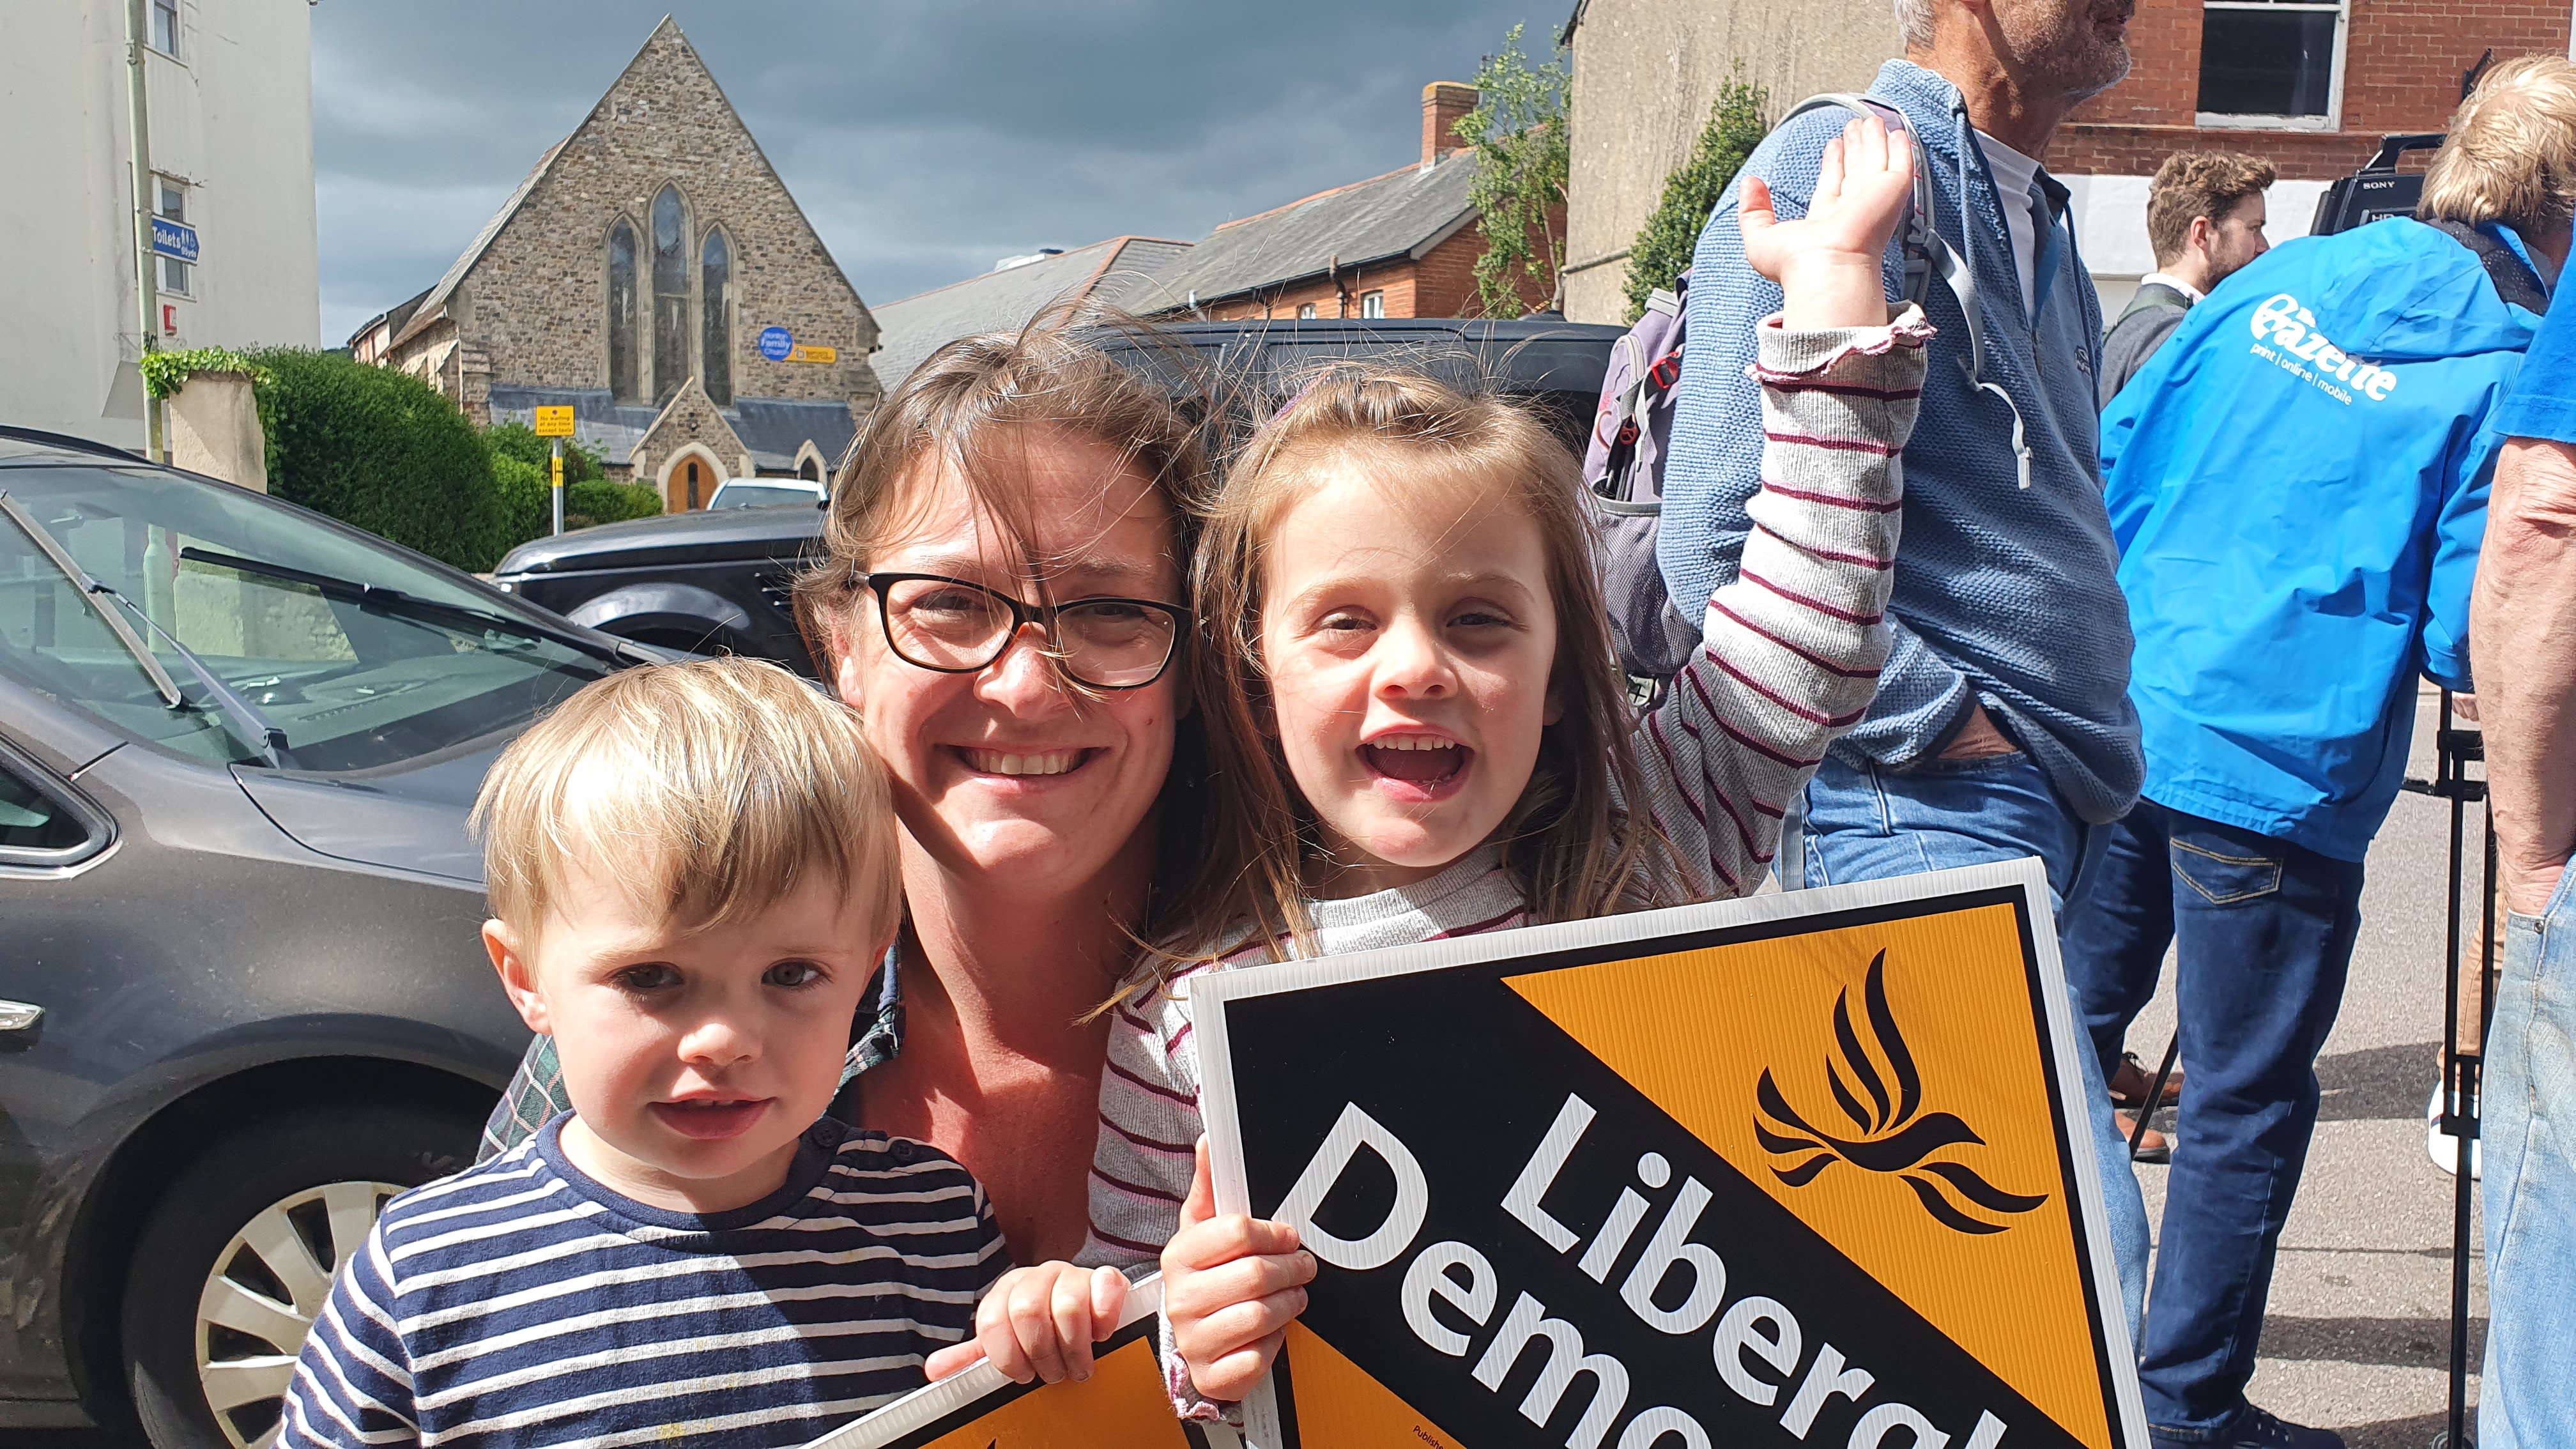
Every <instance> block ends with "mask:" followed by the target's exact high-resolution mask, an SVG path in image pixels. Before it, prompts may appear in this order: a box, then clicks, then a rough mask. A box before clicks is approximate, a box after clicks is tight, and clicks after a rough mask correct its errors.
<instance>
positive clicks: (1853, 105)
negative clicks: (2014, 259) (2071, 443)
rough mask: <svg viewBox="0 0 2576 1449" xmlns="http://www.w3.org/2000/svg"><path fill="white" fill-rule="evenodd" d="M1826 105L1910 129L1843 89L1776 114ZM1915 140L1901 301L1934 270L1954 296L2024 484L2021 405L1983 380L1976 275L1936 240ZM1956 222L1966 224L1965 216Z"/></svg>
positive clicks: (1912, 296) (1972, 364)
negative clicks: (2006, 423)
mask: <svg viewBox="0 0 2576 1449" xmlns="http://www.w3.org/2000/svg"><path fill="white" fill-rule="evenodd" d="M1826 109H1840V110H1846V111H1854V112H1857V113H1859V114H1861V115H1864V116H1876V117H1878V119H1879V121H1880V122H1881V123H1882V124H1884V125H1885V126H1886V127H1887V128H1888V129H1889V130H1891V131H1911V130H1912V129H1913V128H1912V127H1910V126H1908V125H1907V124H1906V120H1905V113H1904V112H1902V111H1900V110H1898V109H1897V108H1896V107H1895V106H1893V105H1890V104H1888V103H1887V102H1886V101H1882V100H1880V99H1878V98H1877V97H1876V96H1866V95H1853V94H1851V93H1850V92H1848V91H1828V92H1826V93H1825V94H1823V95H1819V96H1810V97H1808V98H1807V99H1805V100H1803V101H1800V102H1799V103H1798V104H1796V105H1795V106H1792V107H1790V108H1789V113H1788V114H1787V115H1784V116H1782V117H1781V118H1780V124H1781V125H1782V126H1786V125H1787V124H1789V122H1790V121H1792V120H1794V119H1795V118H1797V117H1799V116H1803V115H1805V114H1806V113H1807V112H1809V111H1820V110H1826ZM1775 129H1776V128H1775ZM1914 143H1915V144H1914V213H1913V215H1912V216H1911V217H1909V218H1907V220H1906V223H1905V299H1906V300H1907V301H1909V302H1912V303H1914V304H1915V305H1917V306H1922V305H1924V298H1925V297H1926V296H1927V295H1928V294H1929V292H1930V290H1931V285H1930V281H1931V277H1932V275H1933V274H1934V273H1938V274H1939V275H1940V278H1941V280H1942V282H1943V283H1944V284H1945V285H1947V286H1948V287H1949V289H1950V295H1951V296H1952V297H1955V298H1957V299H1958V303H1959V315H1960V317H1961V318H1962V319H1963V320H1964V321H1965V323H1966V325H1967V329H1968V383H1969V385H1970V386H1971V387H1974V388H1976V389H1978V390H1979V391H1981V392H1990V393H1993V394H1994V395H1995V396H1996V397H1998V398H2001V399H2003V404H2004V406H2005V407H2006V408H2008V409H2010V410H2011V412H2012V420H2013V457H2014V459H2015V461H2016V462H2017V464H2018V465H2019V468H2020V472H2021V486H2022V487H2024V488H2028V487H2029V486H2030V449H2029V447H2028V445H2027V444H2026V443H2025V441H2024V439H2023V429H2022V419H2021V409H2020V408H2019V407H2017V406H2015V405H2014V403H2013V400H2012V395H2011V394H2009V393H2007V392H2005V391H2004V390H2003V388H2002V386H2001V385H2000V384H1997V383H1992V382H1988V381H1987V380H1986V325H1985V322H1984V321H1983V320H1982V319H1981V318H1980V317H1979V316H1978V315H1977V312H1978V309H1977V277H1976V273H1975V272H1973V271H1971V270H1970V269H1969V267H1968V263H1967V260H1966V259H1965V258H1963V257H1961V256H1960V255H1959V254H1958V253H1957V252H1955V251H1953V250H1951V248H1950V244H1949V243H1948V242H1946V241H1943V240H1942V239H1941V230H1940V228H1939V227H1937V226H1934V225H1933V224H1932V214H1933V213H1932V206H1933V198H1932V168H1931V165H1930V164H1929V163H1928V162H1927V161H1926V160H1925V158H1924V154H1923V144H1922V138H1921V137H1919V136H1917V137H1915V138H1914ZM1962 204H1963V205H1964V200H1963V202H1962ZM1960 224H1961V225H1963V226H1964V225H1966V222H1965V220H1964V219H1963V220H1962V221H1961V223H1960ZM2070 231H2071V229H2070Z"/></svg>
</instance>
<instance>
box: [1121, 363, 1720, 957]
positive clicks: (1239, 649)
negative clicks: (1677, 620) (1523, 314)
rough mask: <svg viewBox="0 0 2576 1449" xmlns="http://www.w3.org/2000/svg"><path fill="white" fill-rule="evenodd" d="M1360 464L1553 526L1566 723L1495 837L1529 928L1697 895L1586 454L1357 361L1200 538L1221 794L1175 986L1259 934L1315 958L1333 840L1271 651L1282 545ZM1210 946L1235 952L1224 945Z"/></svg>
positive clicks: (1177, 939)
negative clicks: (1680, 845)
mask: <svg viewBox="0 0 2576 1449" xmlns="http://www.w3.org/2000/svg"><path fill="white" fill-rule="evenodd" d="M1362 453H1364V454H1365V455H1366V457H1367V459H1368V462H1369V465H1370V471H1371V473H1372V475H1373V476H1375V477H1377V478H1379V479H1382V480H1386V481H1388V482H1390V483H1400V481H1401V480H1407V479H1412V480H1418V481H1420V482H1421V483H1422V484H1423V485H1424V486H1435V485H1436V486H1448V487H1455V486H1458V485H1460V484H1465V485H1467V486H1470V487H1475V488H1478V489H1481V490H1487V491H1489V492H1490V493H1491V494H1492V495H1493V498H1494V503H1495V505H1496V506H1498V507H1513V508H1518V509H1520V510H1521V511H1522V512H1523V513H1525V514H1526V515H1527V516H1528V517H1529V518H1530V519H1531V520H1532V521H1534V522H1535V523H1536V524H1537V525H1538V530H1539V536H1540V539H1541V541H1542V544H1543V546H1544V548H1545V550H1546V555H1547V574H1548V577H1547V583H1548V592H1549V597H1550V599H1551V600H1552V602H1553V603H1554V605H1555V607H1556V614H1557V652H1556V659H1555V663H1554V666H1553V669H1552V671H1551V677H1550V680H1549V687H1550V688H1551V689H1552V690H1554V691H1555V692H1556V694H1557V697H1558V699H1559V701H1560V702H1561V703H1562V704H1563V706H1564V710H1563V714H1562V715H1561V717H1560V718H1559V719H1558V721H1557V722H1556V723H1555V724H1552V725H1549V726H1548V727H1547V728H1546V730H1545V731H1544V733H1543V734H1542V735H1541V738H1540V744H1539V753H1538V762H1537V766H1536V768H1535V770H1534V771H1533V772H1532V774H1531V776H1530V781H1529V785H1528V787H1527V788H1526V789H1524V790H1523V791H1522V792H1521V797H1520V800H1519V802H1518V803H1517V805H1515V807H1514V808H1513V811H1512V813H1511V815H1510V816H1509V817H1508V818H1507V819H1506V820H1505V822H1504V824H1503V827H1502V830H1501V832H1500V834H1499V836H1498V837H1497V838H1498V840H1499V842H1500V843H1501V845H1502V848H1503V860H1504V864H1505V866H1506V868H1507V869H1509V870H1510V872H1511V874H1512V878H1513V880H1514V882H1515V883H1516V884H1517V885H1518V886H1519V888H1520V892H1521V897H1522V899H1523V901H1524V902H1525V903H1526V909H1527V912H1528V917H1529V919H1530V920H1531V921H1532V922H1543V921H1564V920H1575V919H1579V918H1583V917H1588V916H1598V915H1607V914H1611V913H1615V912H1621V911H1633V910H1641V909H1645V908H1648V907H1651V906H1657V905H1665V904H1671V903H1673V902H1675V901H1678V900H1679V899H1682V895H1681V891H1680V886H1679V881H1680V873H1679V871H1678V868H1677V866H1676V863H1675V861H1674V857H1673V854H1672V847H1671V845H1670V843H1669V842H1668V841H1666V840H1665V838H1664V836H1663V832H1662V831H1660V830H1659V829H1657V828H1656V827H1655V825H1654V823H1653V821H1652V819H1651V817H1649V816H1648V815H1646V814H1645V813H1644V806H1643V802H1644V800H1645V799H1646V792H1645V788H1644V785H1643V782H1642V779H1641V777H1640V775H1639V773H1638V769H1637V760H1636V753H1635V751H1634V749H1633V748H1632V747H1631V744H1630V732H1631V729H1632V722H1633V715H1632V713H1631V710H1630V707H1629V703H1628V695H1627V680H1626V676H1625V675H1624V674H1622V673H1621V671H1620V668H1619V663H1618V659H1617V657H1616V655H1615V654H1614V653H1613V651H1612V647H1611V642H1610V615H1609V609H1608V607H1607V606H1606V605H1605V604H1604V602H1603V600H1602V595H1601V583H1600V576H1599V573H1598V572H1597V570H1596V567H1595V559H1594V554H1595V551H1596V535H1595V533H1594V531H1593V527H1592V523H1591V519H1590V516H1589V514H1588V513H1587V512H1586V511H1585V509H1584V507H1583V503H1582V487H1583V484H1582V479H1581V469H1580V466H1579V465H1578V463H1577V462H1576V460H1575V457H1574V455H1573V453H1571V452H1570V451H1568V450H1567V448H1566V446H1565V445H1564V444H1563V443H1562V442H1560V441H1559V440H1558V439H1557V437H1556V436H1555V434H1553V433H1551V432H1550V431H1549V430H1548V428H1547V427H1546V425H1545V424H1544V423H1542V422H1541V421H1540V420H1539V419H1538V418H1536V417H1534V416H1532V415H1531V414H1530V413H1529V412H1528V411H1526V410H1524V409H1523V408H1522V407H1521V406H1520V405H1518V404H1516V403H1514V402H1512V401H1511V400H1509V399H1506V398H1504V397H1502V396H1500V395H1498V394H1493V393H1482V392H1470V391H1466V390H1462V389H1460V388H1457V387H1452V386H1450V385H1448V384H1446V383H1444V382H1441V381H1438V380H1436V379H1433V378H1431V377H1428V376H1425V375H1423V374H1421V373H1417V372H1409V371H1403V370H1398V369H1392V368H1383V367H1367V366H1355V365H1349V364H1341V365H1336V366H1333V367H1330V368H1328V369H1327V370H1325V371H1323V372H1320V373H1318V374H1316V375H1315V376H1314V377H1313V378H1312V379H1311V380H1309V381H1308V382H1307V383H1306V386H1305V388H1304V390H1303V391H1301V392H1299V393H1298V394H1297V395H1296V396H1295V397H1294V398H1292V399H1291V400H1290V402H1289V403H1288V404H1287V405H1286V406H1285V407H1284V408H1282V409H1281V410H1280V411H1279V412H1278V413H1277V414H1275V415H1274V416H1273V417H1272V418H1271V419H1270V420H1269V421H1268V422H1266V423H1264V424H1262V425H1261V427H1260V428H1258V429H1257V430H1255V431H1254V432H1253V433H1252V435H1251V437H1250V439H1249V441H1248V442H1247V444H1246V445H1245V446H1244V448H1243V449H1242V450H1241V451H1240V453H1239V454H1238V455H1237V456H1236V457H1235V459H1234V460H1233V462H1232V465H1231V466H1230V467H1229V468H1228V469H1227V475H1226V480H1225V483H1224V486H1223V488H1222V489H1221V490H1220V492H1219V493H1218V495H1217V497H1216V499H1215V501H1214V503H1213V504H1212V506H1211V507H1210V508H1209V510H1208V516H1207V521H1206V523H1205V525H1204V527H1203V529H1202V532H1201V535H1200V539H1199V546H1198V562H1197V566H1196V568H1195V569H1194V570H1193V573H1192V594H1193V598H1194V600H1195V602H1196V606H1197V609H1198V618H1199V632H1200V636H1201V639H1202V641H1203V642H1204V645H1205V648H1204V652H1205V654H1206V655H1207V656H1208V667H1207V669H1206V671H1205V677H1206V680H1207V688H1206V691H1205V692H1204V693H1203V694H1202V695H1201V696H1200V704H1201V707H1202V710H1203V711H1204V712H1205V713H1207V714H1209V715H1211V716H1212V718H1211V719H1210V722H1209V730H1208V747H1209V766H1210V770H1209V775H1208V779H1209V783H1210V788H1211V791H1212V793H1213V795H1214V797H1215V798H1214V800H1213V801H1212V802H1211V804H1212V808H1211V810H1210V831H1211V837H1210V839H1209V841H1208V845H1207V855H1208V869H1207V870H1206V871H1205V872H1203V873H1202V877H1201V880H1200V883H1199V886H1200V888H1199V889H1197V890H1194V891H1193V892H1192V893H1191V894H1190V897H1189V901H1190V909H1189V910H1187V911H1185V912H1179V913H1174V914H1172V915H1167V916H1166V917H1165V918H1164V921H1163V925H1164V934H1163V937H1162V939H1163V940H1165V941H1167V942H1170V943H1173V944H1174V945H1175V946H1176V947H1177V948H1178V952H1177V953H1175V952H1166V953H1164V954H1163V955H1162V956H1161V958H1160V959H1159V960H1158V961H1157V962H1156V968H1157V974H1158V975H1160V976H1164V977H1168V976H1169V974H1170V973H1171V972H1172V971H1173V970H1175V969H1177V968H1178V967H1180V966H1182V965H1185V964H1187V963H1188V962H1190V961H1194V960H1201V959H1208V957H1207V955H1201V954H1199V953H1200V952H1202V951H1207V952H1208V954H1210V955H1224V954H1230V953H1231V952H1233V951H1238V950H1241V949H1242V948H1243V947H1244V946H1245V945H1247V944H1249V943H1250V942H1253V941H1259V942H1262V943H1265V945H1266V949H1267V951H1268V954H1269V956H1270V958H1271V959H1273V960H1277V959H1283V958H1284V957H1285V955H1286V954H1287V952H1286V950H1285V945H1286V943H1287V942H1289V941H1294V942H1295V943H1296V946H1297V950H1298V952H1299V953H1301V954H1312V953H1313V951H1314V949H1315V939H1314V927H1313V924H1312V921H1311V919H1310V917H1309V916H1308V913H1307V911H1306V908H1305V898H1306V887H1305V880H1306V876H1305V869H1306V866H1307V863H1308V860H1309V858H1310V857H1311V855H1312V854H1313V853H1314V852H1315V851H1316V850H1318V849H1319V848H1320V842H1319V839H1318V835H1317V831H1316V822H1315V818H1314V814H1313V812H1312V810H1311V809H1310V808H1309V807H1308V806H1307V805H1306V804H1305V802H1304V800H1303V798H1302V797H1301V796H1300V795H1299V793H1298V791H1297V787H1296V783H1295V781H1294V779H1293V778H1292V777H1291V775H1290V774H1289V771H1288V762H1287V758H1286V756H1285V754H1284V753H1283V752H1282V750H1281V748H1280V744H1279V739H1278V732H1277V730H1276V729H1275V728H1273V727H1272V720H1271V709H1272V700H1271V693H1270V683H1269V678H1268V675H1267V673H1266V671H1265V669H1264V667H1263V664H1262V658H1261V609H1262V599H1263V592H1262V571H1263V568H1264V565H1265V562H1266V560H1265V557H1264V549H1265V545H1266V544H1267V541H1268V540H1269V538H1270V537H1271V536H1272V534H1273V533H1274V532H1275V531H1276V529H1277V526H1278V524H1279V522H1280V520H1281V519H1282V518H1283V517H1285V515H1286V514H1287V511H1288V509H1289V508H1290V506H1291V505H1293V504H1295V503H1296V502H1297V501H1298V500H1299V499H1300V498H1302V497H1304V496H1305V495H1306V493H1307V492H1308V491H1309V490H1310V489H1312V488H1313V487H1314V486H1316V483H1317V480H1318V479H1319V478H1320V477H1321V476H1322V475H1323V474H1324V473H1325V472H1326V469H1325V468H1324V466H1322V465H1325V464H1328V463H1330V462H1332V461H1334V460H1336V459H1338V458H1343V457H1347V456H1351V455H1354V454H1362ZM1614 781H1615V782H1616V784H1615V787H1614V784H1613V782H1614ZM1622 800H1624V801H1626V802H1628V803H1627V804H1624V805H1623V804H1622V803H1620V802H1621V801H1622ZM1212 942H1228V943H1230V944H1228V945H1226V946H1224V947H1222V948H1219V949H1216V950H1213V951H1209V943H1212Z"/></svg>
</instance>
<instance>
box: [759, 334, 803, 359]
mask: <svg viewBox="0 0 2576 1449" xmlns="http://www.w3.org/2000/svg"><path fill="white" fill-rule="evenodd" d="M795 350H796V339H795V338H793V337H791V336H789V335H788V333H787V329H786V328H784V327H763V328H761V329H760V355H761V356H763V357H766V358H768V359H769V360H770V361H772V362H785V361H786V360H787V354H788V353H790V352H793V351H795Z"/></svg>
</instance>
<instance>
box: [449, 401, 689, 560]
mask: <svg viewBox="0 0 2576 1449" xmlns="http://www.w3.org/2000/svg"><path fill="white" fill-rule="evenodd" d="M492 431H493V432H495V433H497V432H499V431H501V430H500V429H498V428H495V429H493V430H492ZM520 431H522V432H525V431H527V430H526V429H525V428H521V429H520ZM485 436H486V437H487V438H489V437H490V434H486V435H485ZM530 436H534V435H533V434H531V435H530ZM572 460H573V454H572V452H571V451H570V450H569V449H567V450H566V451H565V453H564V478H565V482H564V531H565V532H567V533H569V532H571V531H572V530H574V529H576V528H588V527H590V526H592V525H593V524H599V523H622V522H624V521H626V520H627V519H630V518H650V517H652V516H653V515H654V514H657V513H659V512H661V511H662V496H661V495H660V494H658V493H656V492H654V491H653V490H652V489H651V488H649V487H643V486H640V485H637V484H632V483H611V482H608V481H607V480H605V479H601V478H596V477H594V478H585V479H583V480H582V481H581V482H578V483H575V482H573V481H571V478H572V471H573V462H572ZM549 476H550V475H549V471H548V470H547V469H545V468H543V467H540V466H538V465H537V464H534V463H530V462H527V461H525V460H524V459H521V458H518V457H516V456H513V454H512V453H511V452H509V451H507V445H506V444H499V443H496V444H495V446H494V447H493V450H492V483H493V486H494V487H496V488H497V489H499V491H500V494H501V506H502V509H503V511H504V516H505V518H506V519H507V522H508V528H509V544H508V545H507V547H505V548H504V549H503V550H502V552H503V553H507V552H508V551H509V550H510V549H513V548H517V547H518V546H519V545H520V544H523V543H526V542H527V541H528V540H530V539H532V538H543V537H545V536H546V535H547V534H549V533H552V532H554V523H555V516H554V509H555V502H554V500H553V499H552V498H550V497H548V496H547V494H548V492H549V491H550V490H551V487H552V485H551V484H549V483H548V482H547V481H546V480H547V478H548V477H549Z"/></svg>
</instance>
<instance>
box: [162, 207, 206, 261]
mask: <svg viewBox="0 0 2576 1449" xmlns="http://www.w3.org/2000/svg"><path fill="white" fill-rule="evenodd" d="M152 250H153V251H154V252H155V253H157V254H159V255H161V256H165V257H176V258H177V259H179V260H180V261H183V262H193V261H195V260H196V259H197V229H196V228H195V227H193V226H190V225H188V224H187V223H186V222H184V221H172V220H171V219H170V218H168V217H166V216H156V217H154V218H152Z"/></svg>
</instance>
